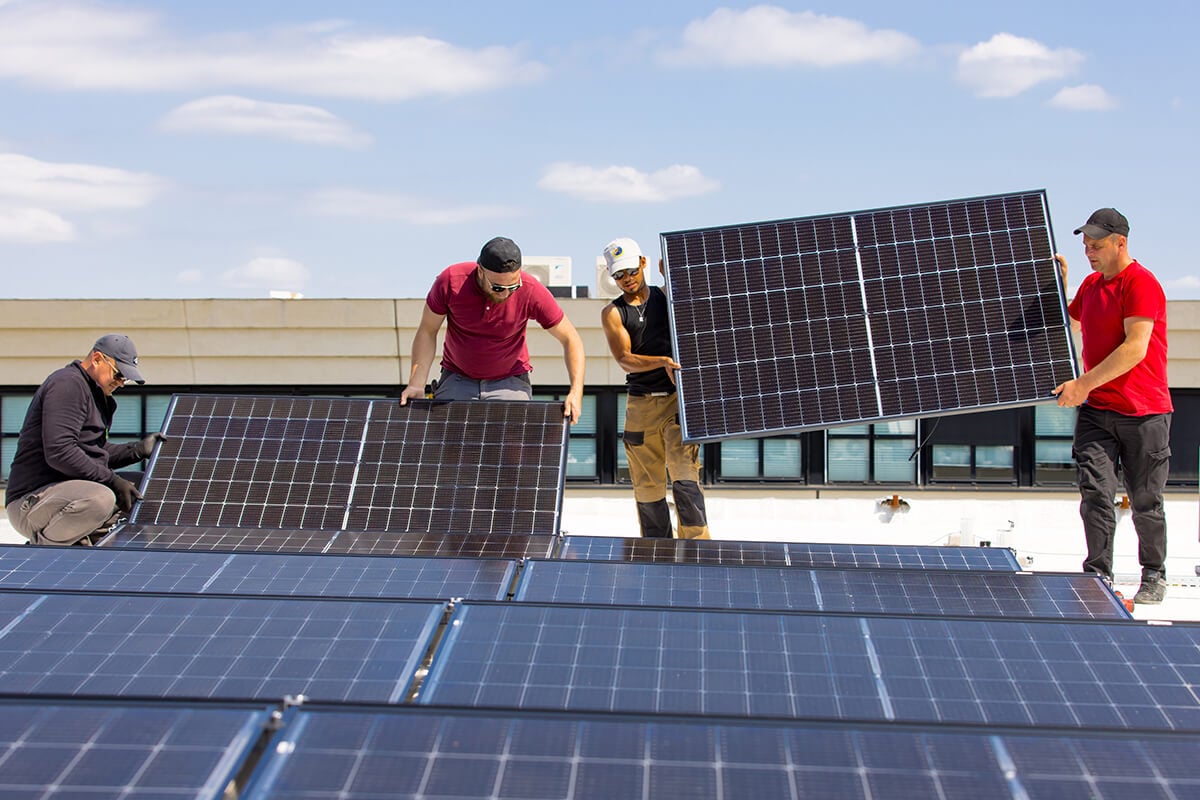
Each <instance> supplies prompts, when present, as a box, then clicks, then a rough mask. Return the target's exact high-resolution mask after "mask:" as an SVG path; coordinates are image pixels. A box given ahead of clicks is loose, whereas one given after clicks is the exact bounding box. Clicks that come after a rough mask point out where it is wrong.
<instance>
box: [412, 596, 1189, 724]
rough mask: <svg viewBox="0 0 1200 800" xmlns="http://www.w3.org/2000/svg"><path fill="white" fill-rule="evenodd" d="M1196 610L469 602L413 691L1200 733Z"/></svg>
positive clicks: (498, 699)
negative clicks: (1159, 618)
mask: <svg viewBox="0 0 1200 800" xmlns="http://www.w3.org/2000/svg"><path fill="white" fill-rule="evenodd" d="M1197 674H1200V625H1195V624H1181V623H1175V624H1173V625H1171V626H1169V627H1160V626H1151V625H1142V624H1138V623H1133V622H1129V621H1119V622H1093V621H1073V622H1061V621H1042V620H1038V621H1029V620H1007V619H991V620H985V619H955V618H949V617H941V618H933V617H883V616H867V615H863V616H858V615H849V614H837V615H835V614H808V613H795V612H790V613H789V612H771V613H767V612H733V611H690V610H682V609H650V608H616V607H598V608H585V607H576V606H546V605H533V604H528V605H526V604H520V603H517V604H498V603H497V604H485V603H463V604H461V605H459V606H458V607H457V608H456V609H455V611H454V617H453V619H452V624H451V626H450V627H449V628H448V629H447V634H446V636H445V637H444V638H443V639H442V641H441V643H440V644H439V646H438V650H437V651H436V653H435V654H434V657H433V661H432V664H431V666H430V669H429V674H428V676H427V677H426V679H425V681H424V683H422V684H421V691H420V696H419V697H418V700H417V702H419V703H423V704H445V705H461V706H489V707H514V708H527V709H534V708H541V709H562V710H569V711H621V712H637V713H680V714H717V715H736V716H748V717H791V718H824V719H841V720H878V721H890V722H911V723H929V722H951V723H968V724H983V725H1014V726H1027V727H1028V726H1032V727H1048V726H1050V727H1060V728H1108V729H1117V728H1126V729H1134V728H1140V729H1144V730H1150V729H1154V730H1173V731H1189V732H1191V733H1197V732H1200V697H1198V696H1197V695H1196V693H1195V691H1194V685H1195V676H1196V675H1197Z"/></svg>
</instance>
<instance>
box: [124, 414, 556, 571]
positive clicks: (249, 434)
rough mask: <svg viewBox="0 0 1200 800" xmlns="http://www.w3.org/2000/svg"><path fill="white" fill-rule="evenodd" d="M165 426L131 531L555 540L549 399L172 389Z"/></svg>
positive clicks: (553, 437)
mask: <svg viewBox="0 0 1200 800" xmlns="http://www.w3.org/2000/svg"><path fill="white" fill-rule="evenodd" d="M164 429H165V432H166V434H167V440H166V441H165V442H164V443H163V444H162V445H161V446H160V449H159V451H158V453H157V454H156V456H155V458H154V461H153V462H152V464H151V466H150V470H149V472H148V473H147V480H146V486H145V489H144V494H145V499H144V500H143V501H142V502H141V503H139V504H138V506H137V508H135V510H134V513H133V515H132V517H131V519H130V521H131V522H132V523H134V524H137V525H142V526H147V525H162V526H173V527H189V528H197V527H209V528H223V529H284V530H301V531H307V530H322V531H336V530H339V529H349V530H373V531H416V532H435V533H445V532H450V531H463V532H470V533H476V534H482V533H505V534H526V535H529V534H547V535H553V534H556V533H557V532H558V526H559V518H560V515H561V503H562V485H563V477H564V474H565V468H566V444H567V423H566V420H565V419H564V417H563V416H562V405H561V404H559V403H552V402H528V403H517V402H489V403H469V402H462V403H437V402H429V401H420V400H418V401H414V402H412V403H409V404H408V405H406V406H400V405H399V404H398V403H397V402H396V401H394V400H366V399H330V398H294V397H230V396H204V395H183V396H177V397H176V398H175V400H174V402H173V405H172V408H171V411H170V412H169V413H168V415H167V420H166V423H165V425H164ZM261 535H262V534H259V536H261ZM267 547H268V548H269V547H270V545H267Z"/></svg>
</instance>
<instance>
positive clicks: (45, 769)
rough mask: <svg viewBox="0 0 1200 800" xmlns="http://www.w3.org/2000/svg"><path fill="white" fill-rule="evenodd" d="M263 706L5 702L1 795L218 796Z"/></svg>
mask: <svg viewBox="0 0 1200 800" xmlns="http://www.w3.org/2000/svg"><path fill="white" fill-rule="evenodd" d="M266 716H267V714H266V712H265V711H246V710H234V709H216V708H205V709H201V708H177V707H158V708H149V707H130V708H121V707H112V706H93V705H86V704H79V705H71V706H64V705H39V706H36V707H35V706H31V705H17V704H13V703H8V704H4V705H0V795H3V796H4V797H6V798H14V799H15V798H26V797H28V798H42V797H46V798H49V797H162V798H167V797H181V798H182V797H195V798H219V797H221V796H222V793H223V792H224V790H225V787H226V784H227V783H228V781H229V780H230V779H231V778H232V777H233V774H234V772H235V771H236V768H237V767H238V766H239V765H240V764H241V763H242V761H243V760H245V759H246V758H247V757H248V754H249V749H250V746H251V745H252V744H253V743H254V741H255V739H256V738H257V735H258V732H259V730H260V729H261V727H262V725H263V724H264V723H265V722H266Z"/></svg>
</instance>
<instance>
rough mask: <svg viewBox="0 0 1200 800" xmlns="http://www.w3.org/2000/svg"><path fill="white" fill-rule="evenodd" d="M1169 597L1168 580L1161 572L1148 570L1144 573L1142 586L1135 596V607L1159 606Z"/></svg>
mask: <svg viewBox="0 0 1200 800" xmlns="http://www.w3.org/2000/svg"><path fill="white" fill-rule="evenodd" d="M1166 595H1167V580H1166V578H1164V577H1163V574H1162V573H1161V572H1154V571H1153V570H1146V571H1144V572H1143V573H1142V585H1141V586H1139V587H1138V590H1137V594H1135V595H1134V596H1133V602H1134V604H1135V605H1141V604H1143V603H1144V604H1146V605H1157V604H1159V603H1161V602H1162V601H1163V598H1164V597H1166Z"/></svg>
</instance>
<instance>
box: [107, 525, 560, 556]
mask: <svg viewBox="0 0 1200 800" xmlns="http://www.w3.org/2000/svg"><path fill="white" fill-rule="evenodd" d="M557 541H558V538H557V537H556V536H551V535H549V534H534V535H526V534H507V533H479V534H474V533H424V532H409V531H386V532H385V531H297V530H255V529H253V528H189V527H175V526H173V525H136V524H135V525H124V526H122V527H121V528H120V529H118V530H115V531H114V532H113V533H112V534H110V535H109V536H108V537H106V538H105V539H104V540H103V541H102V542H101V544H103V545H105V547H119V548H153V549H168V550H214V551H228V552H253V553H331V554H341V555H368V556H482V557H487V558H530V557H540V558H545V557H547V556H550V555H552V554H553V552H554V547H555V543H556V542H557Z"/></svg>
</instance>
